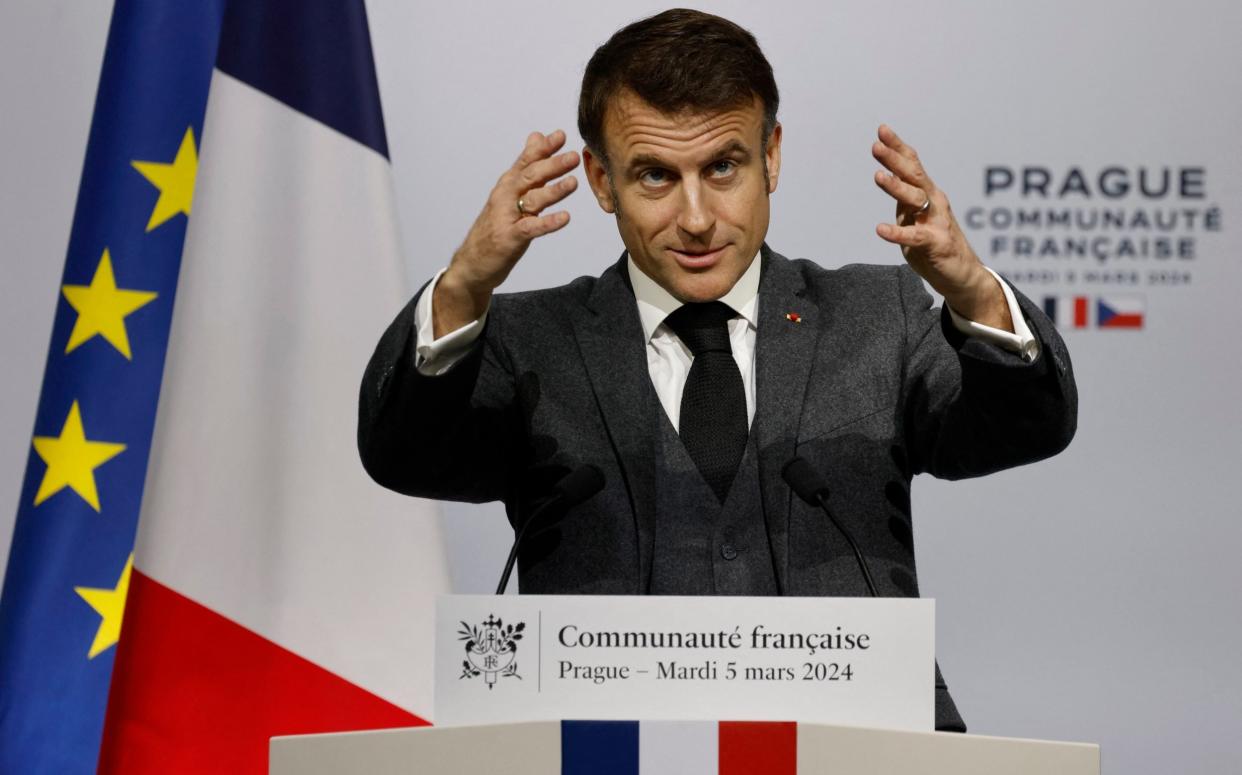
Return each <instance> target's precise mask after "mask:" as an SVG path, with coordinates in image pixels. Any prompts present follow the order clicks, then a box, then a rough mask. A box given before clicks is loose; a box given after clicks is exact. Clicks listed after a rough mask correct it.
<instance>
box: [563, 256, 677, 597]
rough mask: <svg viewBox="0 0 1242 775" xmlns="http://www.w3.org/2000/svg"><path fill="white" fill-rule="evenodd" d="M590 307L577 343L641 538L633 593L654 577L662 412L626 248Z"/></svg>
mask: <svg viewBox="0 0 1242 775" xmlns="http://www.w3.org/2000/svg"><path fill="white" fill-rule="evenodd" d="M587 308H588V313H587V314H586V315H575V316H572V319H573V324H574V333H575V335H576V337H577V340H578V349H579V352H580V353H581V355H582V360H583V362H584V363H585V365H586V369H587V374H588V376H589V378H590V381H591V388H592V390H593V391H594V394H595V400H596V404H597V405H598V406H599V411H600V414H601V415H602V416H603V420H604V426H605V427H606V428H607V431H608V440H609V442H610V444H611V445H612V448H613V452H614V453H615V454H616V456H617V459H618V461H619V462H620V464H621V470H622V475H623V476H624V478H625V485H626V488H627V490H628V491H629V496H630V506H631V508H632V509H633V512H634V521H635V525H634V526H635V532H636V535H637V542H638V557H637V558H635V559H636V563H637V573H638V578H637V584H636V589H635V590H634V591H635V594H644V593H645V592H646V591H647V589H648V588H649V583H650V579H651V559H652V554H653V550H654V537H655V530H654V525H655V454H654V452H655V446H654V445H655V439H656V437H657V433H658V428H657V427H656V425H655V422H654V421H655V420H657V419H658V418H659V415H660V413H658V412H656V411H654V409H656V408H658V406H657V404H658V400H657V398H656V395H655V389H654V388H653V387H652V386H651V375H650V372H649V371H648V369H647V354H646V348H645V346H644V343H643V330H642V323H641V322H640V321H639V318H638V306H637V304H636V303H635V301H634V291H633V290H632V289H631V288H630V285H629V279H628V276H627V275H626V265H625V256H624V254H623V255H622V257H621V260H620V261H619V262H618V263H617V264H614V265H613V266H612V267H610V268H609V269H608V270H607V271H605V272H604V273H603V274H602V275H600V278H599V280H598V281H597V282H596V283H595V287H594V289H593V290H592V291H591V295H590V296H589V297H588V299H587Z"/></svg>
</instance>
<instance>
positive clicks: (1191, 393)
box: [0, 0, 1242, 774]
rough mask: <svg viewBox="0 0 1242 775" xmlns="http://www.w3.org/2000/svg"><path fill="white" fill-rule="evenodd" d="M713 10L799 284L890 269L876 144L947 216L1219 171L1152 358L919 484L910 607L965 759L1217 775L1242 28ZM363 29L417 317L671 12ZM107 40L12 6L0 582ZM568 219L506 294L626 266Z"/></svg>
mask: <svg viewBox="0 0 1242 775" xmlns="http://www.w3.org/2000/svg"><path fill="white" fill-rule="evenodd" d="M700 7H703V8H705V9H706V10H713V11H716V12H718V13H722V14H724V15H726V16H729V17H730V18H733V19H734V20H736V21H738V22H739V23H741V24H743V25H744V26H747V27H749V28H750V29H752V30H753V31H754V32H755V33H756V35H757V36H758V37H759V39H760V42H761V44H763V46H764V48H765V50H766V51H767V53H768V55H769V57H770V59H771V60H772V63H773V65H774V67H775V70H776V74H777V79H778V83H779V84H780V87H781V92H782V110H781V120H782V122H783V123H784V126H785V144H784V161H785V164H784V169H783V174H782V177H781V184H780V189H779V191H778V192H777V193H776V194H775V200H774V203H773V221H772V228H771V231H770V234H769V242H770V243H771V244H772V245H773V246H774V247H775V248H776V249H778V250H780V251H781V252H783V253H785V254H786V255H790V256H805V257H811V258H815V259H817V260H819V261H820V262H821V263H824V264H825V265H829V266H833V265H839V264H843V263H847V262H851V261H873V262H895V261H899V260H900V257H899V255H898V254H897V253H896V252H895V250H894V249H892V248H891V247H890V246H887V245H885V244H884V243H882V242H880V241H879V240H878V239H877V238H876V237H875V236H874V233H873V228H874V225H875V223H877V222H878V221H880V220H882V219H884V218H887V217H888V215H889V205H888V203H887V202H886V199H885V197H884V195H883V194H881V193H880V192H879V191H878V190H877V189H875V188H874V186H873V184H872V183H871V180H870V176H871V172H872V170H873V169H874V168H875V164H874V162H873V161H872V159H871V158H870V156H869V153H868V146H869V143H870V141H871V137H872V133H873V132H874V129H875V127H876V125H877V124H879V123H880V122H881V121H887V122H889V123H891V124H892V125H893V126H894V127H895V128H897V129H898V131H900V132H902V133H903V134H904V135H905V136H906V137H907V139H908V140H910V141H911V142H912V143H913V144H914V145H916V147H917V148H918V149H919V150H920V152H921V153H922V156H923V158H924V160H925V161H926V163H927V165H928V168H929V170H930V172H931V174H932V175H933V176H934V177H935V178H936V179H937V180H938V182H939V184H940V185H941V187H942V188H944V189H945V190H947V191H948V193H949V195H950V196H951V197H952V198H953V200H954V204H955V208H956V209H958V211H959V212H961V211H962V210H963V208H964V207H967V206H969V205H971V204H981V203H982V202H983V194H982V182H981V181H982V170H983V167H984V166H985V165H986V164H992V163H1003V164H1009V165H1013V166H1019V165H1022V164H1033V163H1040V164H1046V165H1049V166H1052V167H1055V168H1057V169H1064V168H1066V167H1067V166H1069V165H1073V164H1080V165H1085V166H1088V165H1096V166H1100V165H1103V164H1111V163H1116V164H1120V165H1126V166H1130V167H1138V166H1148V167H1160V166H1163V165H1173V166H1176V165H1184V164H1194V165H1198V166H1203V167H1205V168H1206V169H1207V184H1206V187H1207V189H1208V194H1209V197H1210V198H1211V200H1212V202H1213V203H1215V204H1218V205H1219V206H1220V207H1221V208H1222V210H1223V212H1224V224H1225V226H1224V229H1223V231H1222V232H1221V233H1220V234H1217V235H1214V236H1210V237H1208V238H1205V239H1203V240H1201V243H1200V248H1199V251H1200V255H1199V257H1198V259H1197V260H1196V264H1195V272H1196V273H1195V275H1194V282H1193V283H1192V284H1191V285H1190V286H1189V287H1186V288H1181V289H1178V290H1177V291H1176V292H1174V291H1167V292H1166V290H1165V289H1156V290H1153V291H1151V292H1149V293H1148V294H1147V299H1148V301H1147V304H1148V309H1147V313H1148V323H1147V327H1146V328H1145V329H1144V330H1143V331H1141V332H1097V331H1087V332H1069V333H1068V334H1067V341H1068V343H1069V346H1070V350H1071V353H1072V355H1073V357H1074V360H1075V364H1076V368H1077V372H1078V375H1079V381H1080V391H1081V397H1082V409H1081V418H1080V431H1079V436H1078V438H1077V440H1076V441H1075V442H1074V444H1073V445H1072V446H1071V447H1070V449H1069V450H1068V451H1067V452H1066V453H1064V454H1063V455H1061V456H1060V457H1058V458H1056V459H1054V460H1052V461H1049V462H1045V463H1042V464H1038V465H1035V466H1029V467H1026V468H1023V469H1019V470H1016V471H1010V472H1006V473H1003V474H999V475H995V476H992V477H989V478H987V479H984V480H977V481H972V482H959V483H943V482H937V481H934V480H930V479H926V478H921V479H920V480H919V482H918V484H917V485H916V487H915V491H914V510H915V515H916V520H915V534H916V543H917V547H918V558H919V565H920V569H919V570H920V578H921V582H922V587H923V591H924V594H926V595H927V596H931V597H935V598H936V599H937V609H938V622H937V627H938V635H937V647H938V657H939V660H940V663H941V665H942V666H943V668H944V670H945V673H946V675H947V677H948V679H949V681H950V682H951V684H952V686H953V688H954V693H955V696H956V698H957V700H958V704H959V706H960V708H961V710H962V713H963V715H964V716H965V718H966V719H967V722H968V724H970V726H971V730H972V732H976V733H983V734H996V735H1010V736H1019V737H1042V738H1054V739H1065V740H1083V741H1092V742H1099V743H1100V744H1101V745H1102V746H1103V761H1104V765H1105V768H1106V770H1107V771H1109V772H1115V773H1153V774H1154V773H1165V772H1182V773H1224V772H1234V771H1236V769H1237V766H1238V762H1239V761H1240V760H1242V746H1240V745H1239V743H1238V742H1237V738H1238V729H1239V727H1240V726H1242V667H1240V666H1239V661H1238V659H1237V657H1236V654H1237V653H1238V648H1239V646H1240V645H1242V621H1240V617H1239V608H1238V604H1237V601H1236V597H1237V594H1238V592H1239V591H1242V570H1239V564H1238V563H1237V562H1236V561H1235V559H1234V558H1235V555H1236V553H1237V551H1238V548H1239V547H1240V546H1242V540H1240V539H1242V528H1240V527H1239V524H1238V518H1237V516H1238V512H1239V508H1238V506H1237V505H1236V502H1237V501H1236V497H1235V495H1234V488H1233V487H1232V479H1233V476H1235V475H1236V471H1235V470H1234V469H1235V467H1236V466H1237V465H1238V464H1239V463H1240V462H1242V442H1240V441H1239V438H1240V436H1239V434H1238V432H1237V429H1238V428H1239V427H1240V422H1239V421H1242V409H1240V408H1239V402H1238V401H1237V400H1236V398H1235V394H1236V390H1237V389H1236V387H1235V386H1236V385H1237V384H1238V381H1239V380H1238V378H1239V376H1242V374H1240V372H1242V366H1239V359H1238V354H1239V349H1238V347H1237V345H1236V344H1235V342H1234V341H1233V338H1232V336H1231V334H1232V331H1231V329H1232V327H1233V326H1232V325H1231V323H1232V320H1233V318H1234V315H1232V314H1228V313H1226V312H1224V310H1226V309H1229V302H1230V301H1232V298H1231V297H1232V293H1233V291H1234V289H1235V288H1237V287H1239V284H1240V283H1239V281H1242V263H1239V262H1238V260H1237V258H1236V255H1235V252H1236V251H1235V250H1234V249H1232V247H1231V245H1230V243H1229V241H1228V236H1229V234H1230V233H1231V227H1232V222H1233V221H1232V219H1233V218H1236V217H1238V216H1239V214H1240V213H1242V185H1240V184H1239V182H1238V181H1239V180H1242V175H1240V174H1239V173H1242V169H1239V167H1242V154H1239V152H1238V143H1237V133H1238V130H1239V129H1240V128H1242V104H1240V103H1239V100H1238V99H1237V97H1238V89H1237V73H1238V72H1239V66H1240V65H1242V55H1240V54H1239V53H1238V48H1237V46H1236V40H1235V37H1236V36H1235V32H1236V30H1237V29H1239V28H1240V27H1242V6H1238V5H1237V4H1235V3H1231V2H1227V1H1226V0H1220V1H1219V2H1206V1H1201V2H1182V3H1177V4H1171V3H1167V2H1152V1H1151V0H1142V2H1133V1H1132V2H1097V3H1089V4H1088V3H1083V2H1081V1H1078V2H1069V1H1068V0H1055V1H1053V2H1047V1H1046V2H1042V3H1037V4H1036V3H1016V2H1012V3H1010V2H1006V3H1000V2H998V3H983V2H966V1H965V0H956V1H955V2H937V1H936V0H924V2H908V1H902V2H888V3H882V4H880V3H872V2H867V1H866V0H849V1H848V2H844V1H842V2H836V3H832V4H822V3H811V2H778V3H768V4H766V6H765V7H764V8H762V9H761V8H759V7H758V6H757V5H756V4H751V3H741V2H735V3H702V4H701V5H700ZM369 8H370V10H371V23H372V35H373V39H374V44H375V50H376V57H377V62H378V67H379V76H380V86H381V90H382V93H383V98H384V101H385V112H386V116H387V122H388V134H389V140H390V144H391V148H392V160H393V165H394V168H395V177H396V184H397V195H398V200H399V206H400V212H401V217H402V228H403V231H404V243H405V246H406V249H407V258H408V265H409V269H410V279H409V281H410V285H411V288H414V287H417V285H418V284H420V283H422V282H423V281H424V280H425V279H426V278H427V277H429V276H430V274H431V273H432V272H434V271H435V270H436V269H437V268H438V267H440V266H441V265H443V264H444V263H445V262H446V261H447V259H448V257H449V256H450V255H451V253H452V251H453V249H454V248H455V247H456V246H457V244H458V243H459V242H460V240H461V238H462V236H463V235H464V233H465V230H466V228H467V227H468V225H469V224H470V222H471V221H472V220H473V218H474V216H475V214H476V212H477V210H478V209H479V207H480V206H481V204H482V201H483V198H484V197H485V195H486V193H487V191H488V189H489V188H490V186H491V184H492V183H493V182H494V179H495V178H496V177H497V176H498V175H499V173H500V172H501V171H502V170H503V169H504V168H505V167H506V166H507V165H508V164H509V163H510V162H511V161H512V159H513V157H514V156H515V155H516V154H517V152H518V150H519V149H520V147H521V144H522V141H523V139H524V137H525V135H526V133H527V132H529V131H530V130H532V129H540V130H545V131H546V130H550V129H552V128H555V127H562V128H565V129H567V130H569V131H570V135H571V145H575V146H577V145H580V142H579V141H578V139H577V135H576V132H575V131H574V130H573V124H574V116H575V99H576V90H577V85H578V79H579V78H580V75H581V70H582V66H583V64H584V63H585V61H586V59H587V58H588V57H589V56H590V53H591V51H592V50H593V49H594V47H595V46H596V45H598V44H599V43H600V42H602V41H603V40H604V39H605V38H606V37H607V36H608V35H609V34H611V32H612V31H613V30H615V29H616V28H617V27H619V26H620V25H622V24H623V23H625V22H627V21H630V20H632V19H635V18H638V17H640V16H643V15H646V14H648V13H650V12H654V11H656V10H659V9H660V8H661V6H656V5H653V4H649V3H628V4H625V5H623V6H618V5H616V4H612V5H609V6H605V5H602V4H600V5H595V4H585V3H583V4H565V3H553V2H547V0H523V2H521V3H487V4H483V3H454V4H449V3H435V4H432V3H422V2H419V3H415V2H409V1H408V0H371V2H369ZM110 10H111V8H110V4H109V3H106V2H102V1H100V0H76V1H75V0H19V1H18V2H9V3H5V4H3V5H2V6H0V99H2V100H3V105H4V106H5V109H4V116H5V117H4V119H3V120H0V165H2V166H0V181H2V182H0V224H2V225H0V234H2V235H3V259H2V263H0V267H2V268H3V274H2V278H3V279H0V363H2V364H3V371H4V378H3V381H0V557H5V556H7V547H8V541H9V538H10V531H11V524H12V520H13V515H14V512H15V510H16V505H17V502H16V501H17V497H18V487H19V484H20V480H21V476H22V471H23V468H24V466H25V464H26V458H27V455H28V452H29V450H30V435H31V428H32V422H33V415H34V406H35V402H36V399H37V395H38V389H39V384H40V381H41V379H42V368H43V363H44V359H45V357H46V348H47V343H48V338H49V334H50V326H51V319H52V311H53V309H54V305H55V304H56V303H57V300H58V296H59V289H58V287H57V286H58V282H59V278H60V273H61V268H62V262H63V252H64V249H65V245H66V242H67V237H68V230H69V224H70V220H71V216H72V208H73V202H74V198H75V194H76V189H77V182H78V175H79V173H80V169H81V163H82V157H83V151H84V148H85V140H86V133H87V128H88V126H89V121H90V113H91V108H92V103H93V99H94V91H95V84H96V80H97V78H98V70H99V62H100V57H101V55H102V51H103V43H104V38H105V35H106V30H107V22H108V18H109V14H110ZM568 207H569V209H570V211H571V213H572V215H573V223H571V224H570V226H569V228H568V229H567V230H566V231H564V232H563V233H561V234H558V235H555V236H553V237H550V238H546V239H545V240H543V241H541V242H540V243H539V244H537V245H536V246H535V247H534V248H532V250H531V251H530V252H529V254H528V255H527V257H526V258H525V259H524V260H523V262H522V263H521V264H520V265H519V267H518V269H517V270H516V271H515V272H514V273H513V275H512V277H511V278H510V280H509V283H508V286H507V287H508V288H511V289H522V288H532V287H542V286H547V285H551V284H560V283H562V282H565V281H567V280H569V279H571V278H573V277H575V276H577V275H580V274H584V273H595V272H597V271H599V270H600V269H602V268H603V267H604V266H606V265H607V264H608V263H609V262H611V261H613V260H614V259H615V258H616V256H617V255H618V253H619V251H620V249H621V245H620V241H619V239H618V238H617V235H616V232H615V228H614V227H613V225H612V223H611V222H610V221H609V219H608V218H607V217H605V216H603V215H602V214H601V213H600V212H599V211H598V209H597V208H596V207H595V205H594V203H593V201H592V200H590V199H589V197H588V196H587V195H585V194H583V193H581V192H579V193H577V194H575V195H574V196H573V197H572V198H571V200H570V202H569V205H568ZM976 245H977V246H978V247H980V249H981V252H982V248H983V246H982V245H980V243H979V242H978V241H976ZM1004 263H1005V262H1004V261H1003V260H1002V261H999V262H998V263H997V265H998V268H1001V269H1007V268H1012V267H1011V266H1007V265H1004ZM1022 287H1024V289H1025V290H1028V291H1030V292H1031V293H1032V295H1037V294H1038V293H1039V292H1040V291H1041V290H1050V291H1058V289H1057V288H1049V289H1041V288H1039V287H1034V288H1031V287H1026V286H1022ZM1058 292H1064V291H1063V290H1060V291H1058ZM1074 292H1077V290H1075V291H1074ZM394 312H395V310H394ZM377 334H378V332H377ZM444 513H445V518H444V527H445V535H446V540H447V543H448V553H449V557H450V559H451V562H452V571H453V578H454V582H455V585H456V588H457V590H458V591H475V592H482V591H487V590H488V588H489V587H490V586H491V585H492V584H494V578H495V576H496V575H497V572H498V570H499V567H500V564H501V562H502V561H503V557H504V553H505V551H506V550H507V541H508V538H509V537H508V533H507V529H506V527H505V524H504V520H503V517H502V516H501V514H500V510H499V509H498V508H496V507H494V506H483V507H475V506H464V505H456V504H449V505H447V506H446V507H445V509H444Z"/></svg>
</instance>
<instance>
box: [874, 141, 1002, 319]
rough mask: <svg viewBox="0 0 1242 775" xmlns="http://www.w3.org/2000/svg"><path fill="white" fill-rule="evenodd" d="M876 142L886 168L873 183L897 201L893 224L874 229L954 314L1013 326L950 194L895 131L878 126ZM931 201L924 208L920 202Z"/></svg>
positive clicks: (881, 160) (877, 156)
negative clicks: (956, 215) (959, 221)
mask: <svg viewBox="0 0 1242 775" xmlns="http://www.w3.org/2000/svg"><path fill="white" fill-rule="evenodd" d="M879 137H880V139H879V142H877V143H875V144H873V145H872V146H871V153H872V155H873V156H875V158H876V160H877V161H879V162H880V163H881V164H883V165H884V166H885V167H886V168H888V172H884V171H877V172H876V173H875V182H876V185H878V186H879V187H880V188H882V189H884V190H885V191H886V192H888V195H889V196H891V197H892V198H893V199H895V200H897V223H896V224H892V223H882V224H880V225H879V226H877V227H876V229H875V232H876V234H878V235H880V237H881V238H882V239H885V240H887V241H889V242H892V243H894V244H897V245H900V246H901V254H902V255H903V256H905V259H906V262H907V263H908V264H910V266H911V268H913V269H914V271H915V272H918V273H919V276H921V277H922V278H923V279H924V280H926V281H927V282H928V283H929V284H931V287H933V288H935V289H936V292H937V293H939V294H940V295H942V296H944V300H945V303H947V304H948V305H949V306H950V307H951V308H952V309H953V311H954V312H956V313H957V314H959V315H961V316H963V317H965V318H967V319H969V320H973V321H974V322H976V323H981V324H983V325H985V326H991V327H992V328H999V329H1001V330H1003V331H1013V319H1012V317H1011V316H1010V314H1009V305H1008V303H1006V301H1005V294H1004V291H1002V290H1001V286H1000V283H998V282H997V281H996V278H995V277H993V276H992V275H991V273H990V272H988V271H987V270H986V269H984V267H983V262H982V261H980V260H979V257H978V256H977V255H975V251H974V250H973V249H972V248H971V247H970V243H969V242H967V241H966V235H965V234H963V233H962V229H961V227H959V226H958V225H957V219H956V218H954V217H953V210H952V209H951V208H950V207H949V198H948V197H947V196H945V194H944V192H943V191H941V190H940V189H938V188H936V184H935V183H933V182H932V180H931V178H930V177H928V176H927V171H926V170H924V169H923V163H922V162H921V161H919V155H918V153H916V152H915V150H914V149H913V148H911V147H910V146H909V145H906V144H905V143H904V142H902V140H901V138H900V137H898V136H897V133H896V132H894V131H893V130H892V129H890V128H889V127H888V126H887V125H881V126H880V131H879ZM927 202H930V203H931V205H930V206H929V207H928V208H927V209H923V207H924V204H925V203H927Z"/></svg>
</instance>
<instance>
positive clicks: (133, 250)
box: [0, 0, 223, 775]
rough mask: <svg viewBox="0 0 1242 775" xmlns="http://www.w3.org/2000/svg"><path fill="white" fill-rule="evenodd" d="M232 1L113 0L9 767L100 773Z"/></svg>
mask: <svg viewBox="0 0 1242 775" xmlns="http://www.w3.org/2000/svg"><path fill="white" fill-rule="evenodd" d="M222 16H223V0H217V1H215V2H213V1H211V0H117V2H116V4H115V6H114V9H113V13H112V23H111V26H110V28H109V32H108V40H107V46H106V48H105V53H104V60H103V67H102V70H101V73H100V80H99V89H98V92H97V95H96V101H95V111H94V117H93V120H92V123H91V129H90V135H89V139H88V142H87V148H86V156H85V161H84V164H83V169H82V180H81V185H80V188H79V190H78V200H77V205H76V208H75V211H74V218H73V226H72V230H71V232H70V235H69V245H68V250H67V252H66V258H65V268H64V274H63V279H62V281H61V285H60V287H59V288H58V289H57V295H58V296H59V297H60V298H59V305H58V306H57V308H56V313H55V318H54V321H53V327H52V336H51V343H50V346H49V348H48V357H47V364H46V367H45V370H44V378H43V388H42V391H41V393H40V396H39V404H38V408H37V410H36V413H35V421H34V432H33V439H32V444H31V449H30V456H29V462H28V464H27V467H26V473H25V476H24V478H23V480H22V489H21V496H20V501H19V506H18V513H17V519H16V523H15V526H14V532H13V543H12V548H11V551H10V557H9V562H8V566H7V569H6V571H5V579H4V593H3V598H0V772H3V773H43V772H54V773H58V774H59V775H73V774H74V773H93V772H94V771H95V768H96V764H97V760H98V756H99V744H100V735H101V732H102V729H103V722H104V710H105V707H106V704H107V697H108V686H109V681H110V680H111V674H112V669H113V658H114V654H115V651H116V650H115V648H114V645H115V644H116V642H117V637H118V634H119V632H120V630H121V622H122V614H123V610H124V605H125V598H126V591H127V589H128V587H129V585H130V582H131V579H132V573H131V564H132V563H131V559H130V557H131V552H132V550H133V546H134V531H135V528H136V525H137V522H138V512H139V505H140V503H141V498H142V487H143V481H144V478H145V474H146V469H147V461H148V455H149V451H150V444H151V429H152V427H153V426H154V423H155V413H156V399H157V397H158V395H159V390H160V377H161V374H162V372H163V368H164V357H165V348H166V345H167V341H168V326H169V320H170V319H171V316H172V309H173V296H174V293H175V291H176V288H177V274H178V270H179V267H180V263H181V252H182V245H183V241H184V238H185V230H186V221H187V217H188V216H189V215H190V211H191V206H192V202H193V192H194V180H195V171H196V167H197V157H198V147H197V144H198V139H199V138H200V137H201V136H202V122H203V111H204V110H205V108H206V103H207V90H208V85H209V83H210V80H211V73H212V65H213V63H214V62H215V59H216V44H217V40H218V37H219V29H220V19H221V17H222Z"/></svg>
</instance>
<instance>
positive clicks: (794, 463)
mask: <svg viewBox="0 0 1242 775" xmlns="http://www.w3.org/2000/svg"><path fill="white" fill-rule="evenodd" d="M781 478H783V479H784V480H785V483H786V484H788V485H789V487H790V488H791V489H792V490H793V491H794V492H795V493H797V495H798V497H799V498H801V499H802V500H804V501H806V502H807V504H809V505H811V506H819V507H820V508H821V509H823V510H824V513H825V514H827V515H828V519H829V520H831V521H832V524H834V525H836V526H837V530H839V531H841V535H843V536H845V541H846V543H848V544H849V545H850V548H851V549H853V550H854V559H855V560H856V561H857V562H858V568H859V570H861V571H862V576H863V581H865V582H867V590H868V591H869V592H870V593H871V596H872V597H879V596H880V595H879V594H878V593H877V592H876V591H875V582H874V581H872V580H871V570H870V569H869V568H868V567H867V561H866V560H865V559H863V554H862V552H861V551H860V550H859V549H858V544H856V543H854V536H852V535H850V533H849V531H848V530H846V529H845V526H844V525H842V524H841V523H840V522H838V521H837V518H836V517H835V516H833V514H832V512H831V511H830V510H829V509H828V482H827V480H826V479H824V477H823V476H822V475H821V474H820V473H819V471H816V470H815V467H814V466H812V465H811V464H810V463H809V462H808V461H807V459H806V458H804V457H800V456H799V457H795V458H794V459H792V460H790V461H789V462H788V463H786V464H785V467H784V468H782V469H781Z"/></svg>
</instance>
